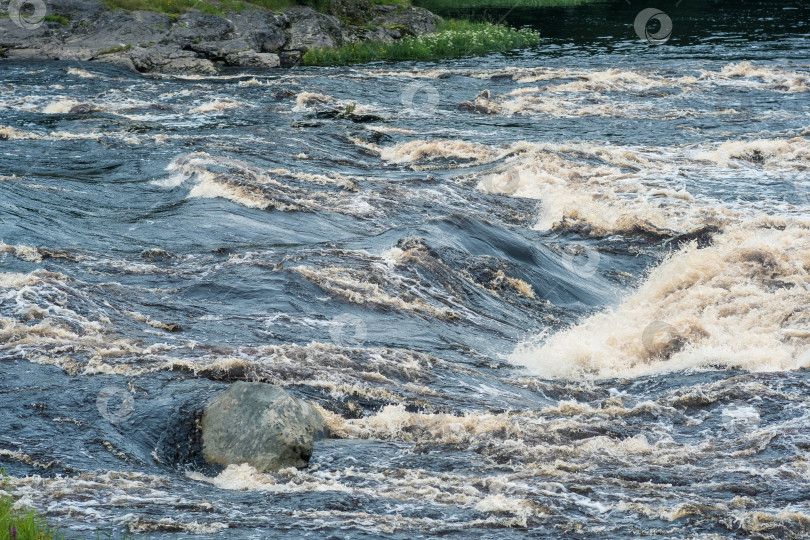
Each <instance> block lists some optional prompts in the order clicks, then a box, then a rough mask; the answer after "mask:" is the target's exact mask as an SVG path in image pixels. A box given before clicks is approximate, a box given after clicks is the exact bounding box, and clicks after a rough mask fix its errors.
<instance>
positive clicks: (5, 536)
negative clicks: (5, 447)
mask: <svg viewBox="0 0 810 540" xmlns="http://www.w3.org/2000/svg"><path fill="white" fill-rule="evenodd" d="M7 486H8V476H7V473H6V471H5V470H4V469H0V540H29V539H31V540H53V539H57V538H59V539H64V535H63V534H62V533H60V532H59V531H58V530H57V529H55V528H54V527H52V526H51V525H50V524H49V523H48V521H47V520H46V519H45V518H44V517H42V516H40V515H39V514H37V513H36V512H35V511H34V510H19V509H16V508H14V504H15V502H16V501H15V500H14V497H12V496H11V495H10V494H8V492H7V491H6V488H7Z"/></svg>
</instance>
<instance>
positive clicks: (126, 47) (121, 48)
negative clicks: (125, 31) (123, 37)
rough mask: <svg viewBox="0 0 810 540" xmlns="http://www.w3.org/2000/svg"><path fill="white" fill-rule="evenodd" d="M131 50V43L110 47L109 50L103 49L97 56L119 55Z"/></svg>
mask: <svg viewBox="0 0 810 540" xmlns="http://www.w3.org/2000/svg"><path fill="white" fill-rule="evenodd" d="M131 48H132V43H127V44H126V45H119V46H118V47H111V48H109V49H104V50H103V51H101V52H100V53H98V54H99V55H102V54H115V53H119V52H124V51H128V50H130V49H131Z"/></svg>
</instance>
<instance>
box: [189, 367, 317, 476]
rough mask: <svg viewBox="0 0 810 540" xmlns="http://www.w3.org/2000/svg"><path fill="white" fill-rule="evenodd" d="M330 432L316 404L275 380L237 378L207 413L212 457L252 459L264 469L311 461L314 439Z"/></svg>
mask: <svg viewBox="0 0 810 540" xmlns="http://www.w3.org/2000/svg"><path fill="white" fill-rule="evenodd" d="M325 435H326V425H325V423H324V420H323V417H322V416H321V414H320V413H319V412H318V411H317V410H316V409H315V408H314V407H313V406H312V405H310V404H309V403H307V402H306V401H303V400H300V399H297V398H294V397H292V396H291V395H290V394H288V393H287V392H286V391H285V390H284V389H283V388H281V387H279V386H274V385H272V384H265V383H248V382H242V381H239V382H236V383H234V384H232V385H231V386H229V387H228V389H227V390H225V391H224V392H223V393H221V394H219V395H218V396H217V397H215V398H214V399H213V400H211V402H210V403H209V404H208V406H207V407H206V409H205V413H204V414H203V417H202V440H203V455H204V456H205V459H206V460H207V461H208V462H209V463H211V464H216V465H224V466H227V465H238V464H241V463H248V464H249V465H251V466H253V467H255V468H256V469H257V470H259V471H263V472H265V471H277V470H279V469H283V468H285V467H305V466H306V465H307V463H309V458H310V457H311V456H312V449H313V443H314V442H315V440H316V439H318V438H322V437H324V436H325Z"/></svg>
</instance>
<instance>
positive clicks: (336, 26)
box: [284, 6, 343, 52]
mask: <svg viewBox="0 0 810 540" xmlns="http://www.w3.org/2000/svg"><path fill="white" fill-rule="evenodd" d="M285 13H286V15H287V19H288V20H289V21H290V26H289V28H287V42H286V44H285V45H284V50H285V51H302V52H304V51H307V50H309V49H311V48H322V49H331V48H334V47H339V46H341V45H342V44H343V33H342V25H341V23H340V19H338V18H337V17H334V16H332V15H324V14H323V13H318V12H317V11H315V10H314V9H312V8H309V7H303V6H297V7H293V8H290V9H288V10H287V11H286V12H285Z"/></svg>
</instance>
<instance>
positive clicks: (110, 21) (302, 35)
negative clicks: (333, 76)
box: [0, 0, 439, 74]
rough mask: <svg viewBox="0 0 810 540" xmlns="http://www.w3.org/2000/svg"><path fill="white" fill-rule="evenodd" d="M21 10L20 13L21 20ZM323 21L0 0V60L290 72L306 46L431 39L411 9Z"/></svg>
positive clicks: (335, 11)
mask: <svg viewBox="0 0 810 540" xmlns="http://www.w3.org/2000/svg"><path fill="white" fill-rule="evenodd" d="M20 8H22V10H23V11H22V13H21V12H20ZM328 11H329V13H320V12H318V11H316V10H314V9H312V8H310V7H306V6H296V7H293V8H289V9H286V10H284V11H281V12H273V11H270V10H264V9H260V8H256V9H255V10H248V11H241V12H225V13H224V14H223V16H219V15H214V14H207V13H197V12H190V13H185V14H182V15H179V16H170V15H167V14H164V13H156V12H153V11H132V12H128V11H121V10H109V9H107V8H106V7H105V5H104V3H103V2H102V1H101V0H26V1H25V2H23V1H22V0H0V13H2V14H3V15H8V18H0V49H1V52H0V56H2V57H3V58H4V59H10V60H75V61H98V62H107V63H111V64H116V65H121V66H126V67H129V68H131V69H133V70H136V71H139V72H145V73H146V72H161V73H201V74H214V73H217V72H218V71H219V70H220V69H222V68H223V67H227V66H236V67H251V68H276V67H290V66H294V65H297V64H298V63H299V62H300V61H301V57H302V56H303V54H304V53H305V52H306V51H307V50H308V49H310V48H314V47H317V48H333V47H341V46H345V45H347V44H349V45H350V44H353V43H361V42H365V41H383V42H388V43H391V42H394V41H397V40H399V39H401V38H402V37H405V36H409V35H422V34H428V33H433V32H435V31H436V24H437V22H438V20H439V17H437V16H436V15H434V14H433V13H431V12H429V11H427V10H425V9H422V8H417V7H409V6H393V5H377V4H371V3H370V2H368V0H351V1H347V0H333V1H332V2H330V7H329V10H328Z"/></svg>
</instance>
